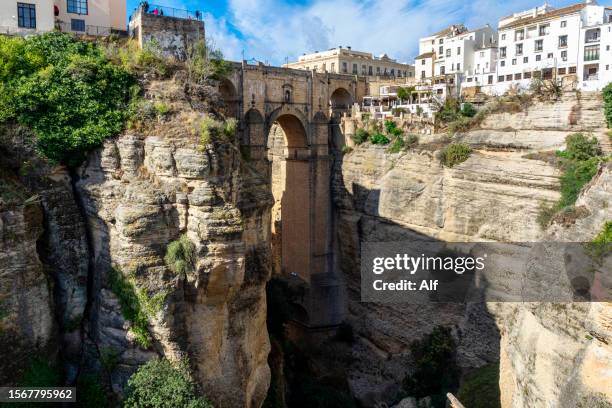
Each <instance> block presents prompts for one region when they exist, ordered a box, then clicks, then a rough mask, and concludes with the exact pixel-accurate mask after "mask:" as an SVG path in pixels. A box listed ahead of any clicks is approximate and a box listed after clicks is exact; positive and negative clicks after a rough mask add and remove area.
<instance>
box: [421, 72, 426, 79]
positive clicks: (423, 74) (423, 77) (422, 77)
mask: <svg viewBox="0 0 612 408" xmlns="http://www.w3.org/2000/svg"><path fill="white" fill-rule="evenodd" d="M421 79H425V71H421Z"/></svg>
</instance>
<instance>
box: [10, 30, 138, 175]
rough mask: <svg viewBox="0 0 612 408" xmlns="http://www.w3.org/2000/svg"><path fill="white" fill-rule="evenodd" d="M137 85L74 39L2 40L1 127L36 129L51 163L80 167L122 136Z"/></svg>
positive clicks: (98, 52)
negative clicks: (10, 124) (17, 125)
mask: <svg viewBox="0 0 612 408" xmlns="http://www.w3.org/2000/svg"><path fill="white" fill-rule="evenodd" d="M134 83H135V81H134V78H133V76H132V75H131V74H130V73H129V72H127V71H126V70H125V69H123V68H122V67H119V66H117V65H115V64H113V63H111V61H110V60H109V59H108V58H106V57H105V55H104V53H103V52H102V50H101V49H100V48H99V47H98V46H96V45H94V44H93V43H89V42H84V41H80V40H78V39H76V38H74V37H72V36H70V35H67V34H61V33H48V34H43V35H39V36H32V37H28V38H25V39H24V38H17V37H10V38H9V37H0V84H1V85H0V122H4V121H16V122H18V123H20V124H22V125H25V126H27V127H29V128H30V129H32V130H33V131H34V134H35V135H36V144H37V147H38V149H39V151H40V152H41V153H42V154H43V155H44V156H46V157H47V158H48V159H50V160H51V161H54V162H59V163H65V164H68V165H72V166H76V165H78V164H80V163H81V162H82V161H83V159H84V158H85V154H86V153H87V151H89V150H91V149H93V148H95V147H97V146H100V145H101V144H102V142H103V141H104V139H106V138H108V137H110V136H113V135H115V134H117V133H119V132H120V131H121V130H122V129H123V127H124V124H125V119H126V111H127V109H126V108H127V105H128V102H129V99H130V87H131V86H132V85H134Z"/></svg>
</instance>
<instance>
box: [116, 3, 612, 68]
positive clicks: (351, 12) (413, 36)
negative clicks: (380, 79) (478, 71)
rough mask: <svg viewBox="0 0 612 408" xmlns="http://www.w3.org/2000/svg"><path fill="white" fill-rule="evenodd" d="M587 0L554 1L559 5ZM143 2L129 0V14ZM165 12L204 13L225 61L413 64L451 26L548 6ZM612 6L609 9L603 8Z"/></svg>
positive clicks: (199, 6)
mask: <svg viewBox="0 0 612 408" xmlns="http://www.w3.org/2000/svg"><path fill="white" fill-rule="evenodd" d="M579 1H581V0H573V1H572V0H552V1H549V3H550V4H551V5H552V6H553V7H561V6H566V5H569V4H574V3H577V2H579ZM138 3H139V0H128V14H130V13H131V11H132V10H133V9H134V8H135V7H136V6H137V4H138ZM149 3H151V4H152V3H157V4H159V5H162V6H170V7H176V8H182V9H189V10H201V11H202V13H203V15H204V20H205V24H206V35H207V37H208V38H210V39H212V40H213V42H214V44H215V46H216V47H217V48H220V49H221V51H223V54H224V55H225V56H226V58H228V59H231V60H236V61H238V60H241V59H242V55H243V53H244V57H245V58H246V59H251V58H254V59H256V60H258V61H263V62H267V63H270V64H273V65H280V64H282V63H284V62H285V59H286V58H288V59H289V61H292V60H295V59H296V58H297V57H298V56H299V55H301V54H302V53H307V52H312V51H322V50H326V49H329V48H331V47H337V46H338V45H342V46H349V45H350V46H352V47H353V49H356V50H360V51H368V52H372V53H373V54H375V55H379V54H382V53H387V54H388V55H389V56H390V57H392V58H396V59H398V60H399V61H401V62H413V59H414V57H415V56H416V55H417V53H418V38H419V37H424V36H427V35H429V34H432V33H434V32H436V31H438V30H440V29H442V28H444V27H447V26H448V25H450V24H454V23H464V24H466V25H467V26H468V28H477V27H480V26H483V25H485V24H487V23H489V24H491V25H492V26H494V27H496V26H497V21H498V20H499V18H500V17H502V16H505V15H508V14H512V13H513V12H517V11H522V10H525V9H529V8H532V7H535V6H541V5H542V3H543V0H542V1H534V0H514V1H505V2H499V1H494V0H471V1H467V2H465V1H461V0H377V1H374V0H363V1H359V0H209V1H201V0H149ZM602 4H606V3H602Z"/></svg>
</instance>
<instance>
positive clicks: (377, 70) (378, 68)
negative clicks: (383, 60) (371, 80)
mask: <svg viewBox="0 0 612 408" xmlns="http://www.w3.org/2000/svg"><path fill="white" fill-rule="evenodd" d="M376 75H380V67H376Z"/></svg>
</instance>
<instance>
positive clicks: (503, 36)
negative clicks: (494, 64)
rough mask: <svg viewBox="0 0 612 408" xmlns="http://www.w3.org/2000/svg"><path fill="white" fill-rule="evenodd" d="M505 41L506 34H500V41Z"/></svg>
mask: <svg viewBox="0 0 612 408" xmlns="http://www.w3.org/2000/svg"><path fill="white" fill-rule="evenodd" d="M505 39H506V34H502V40H505ZM502 81H503V80H502Z"/></svg>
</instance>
